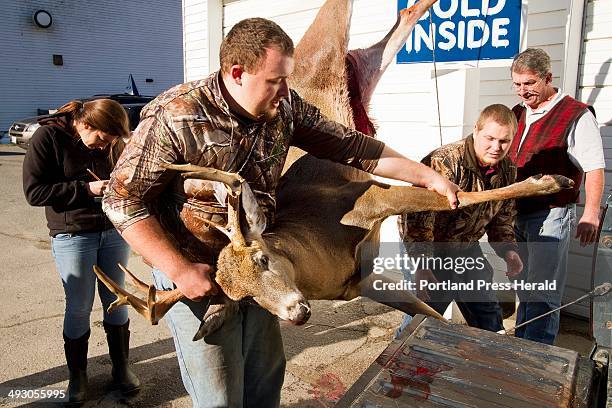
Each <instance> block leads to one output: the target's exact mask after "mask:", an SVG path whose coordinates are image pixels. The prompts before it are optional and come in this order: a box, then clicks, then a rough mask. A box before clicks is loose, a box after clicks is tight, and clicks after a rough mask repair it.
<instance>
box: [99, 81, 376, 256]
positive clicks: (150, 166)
mask: <svg viewBox="0 0 612 408" xmlns="http://www.w3.org/2000/svg"><path fill="white" fill-rule="evenodd" d="M219 82H220V75H219V73H214V74H211V75H210V76H208V77H207V78H205V79H202V80H198V81H193V82H189V83H185V84H182V85H178V86H176V87H174V88H172V89H170V90H168V91H166V92H164V93H162V94H161V95H159V96H158V97H157V98H156V99H155V100H153V101H152V102H151V103H149V104H148V105H147V106H146V107H145V108H144V109H143V112H142V113H141V118H142V120H141V122H140V124H139V126H138V128H137V129H136V130H135V131H134V134H133V136H132V140H131V141H130V142H129V143H128V145H127V146H126V148H125V150H124V152H123V154H122V156H121V158H120V159H119V161H118V163H117V166H116V167H115V170H114V171H113V173H112V175H111V180H110V184H109V188H108V190H107V193H106V194H105V197H104V200H103V206H104V210H105V212H106V214H107V216H108V217H109V219H110V220H111V221H112V222H113V224H115V226H116V227H117V229H118V230H119V231H123V230H124V229H125V228H127V227H128V226H130V225H132V224H133V223H135V222H137V221H139V220H143V219H145V218H147V217H149V216H151V215H153V216H155V217H157V219H158V220H159V221H160V223H161V225H162V227H164V229H165V230H166V231H167V232H168V233H169V236H170V238H171V240H173V241H174V243H175V245H176V246H177V248H180V249H181V250H182V252H183V253H184V254H185V256H187V258H188V259H190V260H192V261H194V262H196V261H197V262H208V263H210V262H213V261H214V258H215V256H216V254H217V253H218V251H219V250H220V249H221V248H222V247H223V246H224V245H225V244H226V243H227V241H226V238H225V236H224V235H222V234H221V233H219V232H218V231H216V230H215V229H210V228H208V227H207V226H206V224H205V223H204V222H203V221H202V219H203V218H205V219H208V220H213V221H216V222H219V221H221V222H223V220H224V219H225V218H226V216H227V212H226V207H225V203H220V202H219V200H217V198H216V197H218V195H217V196H216V195H215V187H218V186H215V183H213V182H207V181H201V180H197V181H189V182H185V181H184V180H183V179H182V178H181V177H180V176H179V175H178V174H177V172H174V171H169V170H166V169H164V168H163V167H161V164H162V163H164V162H166V163H176V164H183V163H190V164H194V165H198V166H204V167H213V168H216V169H219V170H224V171H228V172H236V173H239V174H240V175H241V176H242V177H243V178H244V179H245V180H247V181H248V182H249V185H250V187H251V189H252V190H253V193H254V194H255V197H256V199H257V202H258V203H259V205H260V206H261V207H262V209H263V211H264V213H265V214H266V217H267V220H268V225H270V224H271V223H272V222H273V215H274V210H275V203H276V200H275V190H276V187H277V185H278V182H279V178H280V175H281V171H282V169H283V165H284V163H285V159H286V156H287V152H288V149H289V146H290V145H294V146H297V147H300V148H302V149H304V150H306V151H307V152H310V153H311V154H313V155H314V156H316V157H319V158H324V159H330V160H333V161H337V162H340V163H344V164H348V165H351V166H353V167H356V168H359V169H362V170H365V171H372V170H373V169H374V168H375V167H376V165H377V162H378V158H379V157H380V154H381V153H382V149H383V147H384V145H383V144H382V143H381V142H379V141H377V140H375V139H373V138H370V137H367V136H365V135H363V134H361V133H359V132H357V131H355V130H351V129H348V128H346V127H344V126H342V125H340V124H338V123H335V122H333V121H330V120H329V119H327V118H325V117H324V116H322V115H321V113H320V112H319V110H318V109H317V108H316V107H314V106H313V105H310V104H309V103H307V102H305V101H304V100H303V99H302V98H300V96H299V95H298V94H297V93H296V92H295V91H293V90H292V91H291V93H290V97H289V98H288V99H285V100H283V101H282V102H281V104H280V106H279V109H278V115H277V116H276V117H275V118H274V119H272V120H270V121H267V122H263V121H251V120H248V119H245V118H243V117H241V116H239V115H236V114H235V113H233V112H231V111H230V110H229V107H228V104H227V102H226V101H225V100H224V98H223V96H222V93H221V89H220V83H219ZM189 183H191V184H189Z"/></svg>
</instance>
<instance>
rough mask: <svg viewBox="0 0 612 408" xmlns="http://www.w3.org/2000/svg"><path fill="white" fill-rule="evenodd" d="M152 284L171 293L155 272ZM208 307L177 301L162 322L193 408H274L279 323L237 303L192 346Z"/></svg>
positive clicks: (280, 371) (279, 373) (280, 369)
mask: <svg viewBox="0 0 612 408" xmlns="http://www.w3.org/2000/svg"><path fill="white" fill-rule="evenodd" d="M153 278H154V280H155V286H156V287H157V288H158V289H164V290H170V289H174V284H173V283H172V281H171V280H170V279H168V277H167V276H166V275H164V274H163V273H162V272H161V271H159V270H156V269H154V270H153ZM206 304H207V302H206V300H204V301H202V302H193V301H190V300H185V301H181V302H179V303H177V304H176V305H174V306H173V307H172V308H171V309H170V311H169V312H168V313H167V314H166V316H165V319H166V322H167V323H168V327H169V328H170V331H171V332H172V337H173V338H174V345H175V347H176V355H177V357H178V360H179V366H180V369H181V377H182V379H183V384H184V385H185V389H186V390H187V392H188V393H189V395H190V396H191V400H192V402H193V406H194V407H243V406H244V407H278V406H279V405H280V392H281V388H282V386H283V380H284V376H285V353H284V350H283V340H282V337H281V333H280V327H279V324H278V319H277V317H276V316H273V315H272V314H270V313H269V312H268V311H267V310H264V309H262V308H261V307H259V306H258V305H252V304H246V303H245V304H242V303H241V304H240V309H239V312H238V313H236V314H235V315H233V316H231V317H230V318H229V319H227V320H226V321H225V322H224V323H223V326H221V328H220V329H219V330H218V331H216V332H214V333H212V334H210V335H208V336H206V337H204V338H203V339H202V340H198V341H193V340H192V338H193V335H194V334H195V333H196V331H197V330H198V328H199V327H200V322H201V319H202V316H204V313H205V312H206Z"/></svg>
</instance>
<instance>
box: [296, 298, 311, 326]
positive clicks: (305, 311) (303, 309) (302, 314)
mask: <svg viewBox="0 0 612 408" xmlns="http://www.w3.org/2000/svg"><path fill="white" fill-rule="evenodd" d="M308 319H310V305H309V304H308V302H304V303H300V304H299V305H298V313H297V316H296V319H295V324H297V325H298V326H299V325H302V324H304V323H306V322H307V321H308Z"/></svg>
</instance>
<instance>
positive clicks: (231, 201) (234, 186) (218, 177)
mask: <svg viewBox="0 0 612 408" xmlns="http://www.w3.org/2000/svg"><path fill="white" fill-rule="evenodd" d="M162 167H164V168H166V169H169V170H177V171H182V172H183V174H181V176H182V177H183V178H193V179H200V180H210V181H218V182H221V183H223V184H225V186H226V187H227V189H228V197H227V224H226V226H222V225H220V224H218V223H216V222H214V221H210V220H205V219H203V218H199V219H200V220H201V221H203V222H204V223H206V224H207V225H210V226H212V227H215V228H217V229H218V230H219V231H221V232H222V233H223V234H225V235H226V236H227V237H228V238H229V239H230V241H231V242H232V245H233V246H234V248H236V249H238V248H241V247H244V246H245V245H246V241H245V239H244V236H243V235H242V232H241V230H240V215H239V214H240V213H239V211H240V194H241V193H242V185H243V183H245V180H244V179H243V178H242V177H241V176H240V175H239V174H237V173H229V172H226V171H221V170H217V169H213V168H210V167H201V166H196V165H193V164H169V163H164V164H162Z"/></svg>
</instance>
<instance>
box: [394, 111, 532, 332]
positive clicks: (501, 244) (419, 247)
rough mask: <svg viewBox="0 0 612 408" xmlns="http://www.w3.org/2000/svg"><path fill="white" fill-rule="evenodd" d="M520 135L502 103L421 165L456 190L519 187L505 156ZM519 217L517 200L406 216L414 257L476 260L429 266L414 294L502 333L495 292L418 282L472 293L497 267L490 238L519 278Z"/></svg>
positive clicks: (402, 223) (403, 222) (406, 237)
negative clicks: (483, 244) (486, 251)
mask: <svg viewBox="0 0 612 408" xmlns="http://www.w3.org/2000/svg"><path fill="white" fill-rule="evenodd" d="M515 132H516V119H515V118H514V115H513V114H512V111H511V110H510V109H508V108H507V107H506V106H504V105H491V106H488V107H487V108H485V109H484V110H483V111H482V112H481V114H480V118H479V119H478V122H477V123H476V126H475V127H474V133H473V134H472V135H470V136H468V137H467V138H465V139H463V140H460V141H458V142H455V143H451V144H448V145H445V146H442V147H440V148H438V149H436V150H434V151H433V152H431V153H430V154H429V155H427V156H426V157H425V158H424V159H423V160H422V162H423V163H424V164H426V165H428V166H430V167H431V168H432V169H434V170H436V171H437V172H438V173H440V174H442V175H443V176H444V177H446V178H447V179H449V180H451V181H452V182H454V183H456V184H457V185H459V187H460V188H461V189H462V190H463V191H483V190H490V189H494V188H500V187H505V186H507V185H509V184H512V183H514V181H515V178H516V167H515V166H514V165H513V164H512V162H511V161H510V159H509V158H508V157H506V154H507V152H508V150H509V148H510V143H511V142H512V137H513V136H514V133H515ZM514 216H515V210H514V201H513V200H506V201H490V202H486V203H482V204H477V205H473V206H469V207H467V208H463V209H457V210H453V211H446V212H437V213H435V212H421V213H416V214H404V215H403V216H401V217H400V219H399V230H400V235H401V237H402V240H403V241H404V244H405V246H406V250H407V252H408V255H409V256H410V257H413V258H415V259H416V258H419V257H420V258H422V259H426V258H431V259H436V258H437V259H438V260H441V259H442V260H444V259H446V258H447V257H450V258H452V259H453V260H457V261H458V260H460V259H461V258H463V259H470V258H471V259H474V260H477V259H478V260H479V261H477V262H476V263H475V264H474V266H473V267H468V266H467V265H466V266H463V265H462V264H460V263H458V262H457V261H455V262H453V264H452V265H451V264H449V263H447V264H446V265H443V266H442V267H441V266H440V263H437V264H436V263H435V262H431V265H435V266H433V267H432V268H430V269H425V268H424V269H417V270H416V272H415V275H416V276H415V283H416V288H417V295H418V296H419V297H420V298H421V299H422V300H425V301H427V303H428V304H429V305H430V306H432V307H433V308H434V309H435V310H436V311H438V312H440V313H444V311H445V310H446V308H447V306H448V305H449V303H450V302H451V301H452V300H455V301H456V302H457V304H458V306H459V309H460V310H461V313H462V314H463V316H464V317H465V319H466V321H467V323H468V324H469V325H470V326H474V327H479V328H481V329H486V330H491V331H498V330H501V329H502V328H503V327H502V313H501V308H500V306H499V303H498V301H497V298H496V296H495V293H494V292H493V291H491V290H490V289H489V290H487V289H486V288H485V289H483V288H481V289H480V290H474V291H471V290H470V291H467V290H464V289H454V288H449V289H444V290H435V291H432V290H430V291H428V290H427V288H426V287H422V286H421V282H425V283H427V282H434V283H435V282H440V283H441V282H445V281H446V282H455V283H458V282H462V283H467V282H473V284H474V285H475V286H474V288H475V289H476V288H477V287H478V286H477V285H478V282H479V281H481V282H482V281H484V282H491V281H492V277H493V269H492V268H491V265H490V264H489V263H488V261H487V260H486V259H485V258H484V256H483V254H482V250H481V249H480V245H479V244H478V240H479V239H480V238H482V237H483V236H484V234H485V233H486V234H487V237H488V240H489V243H490V244H491V246H492V247H493V249H494V250H495V252H496V253H497V255H499V256H500V257H501V258H503V259H505V261H506V263H507V265H508V272H507V275H508V276H515V275H516V274H518V273H519V272H520V271H521V269H522V263H521V260H520V257H519V256H518V253H517V250H518V247H517V245H516V240H515V238H514V230H513V225H514ZM462 262H463V261H462ZM451 266H452V267H451ZM425 283H424V284H425ZM424 284H423V285H424ZM406 320H409V318H407V319H406ZM405 323H406V322H405ZM403 326H405V324H404V325H403Z"/></svg>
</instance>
